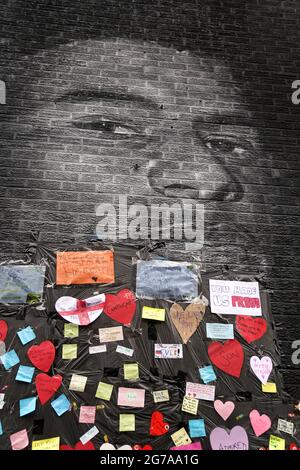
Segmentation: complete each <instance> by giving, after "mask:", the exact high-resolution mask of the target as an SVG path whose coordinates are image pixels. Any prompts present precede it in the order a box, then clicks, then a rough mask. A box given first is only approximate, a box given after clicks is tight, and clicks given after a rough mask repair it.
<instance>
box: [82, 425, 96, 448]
mask: <svg viewBox="0 0 300 470" xmlns="http://www.w3.org/2000/svg"><path fill="white" fill-rule="evenodd" d="M98 433H99V430H98V429H97V428H96V426H93V427H92V428H91V429H90V430H89V431H87V432H86V433H85V434H83V436H81V437H80V438H79V439H80V441H81V443H82V444H83V445H85V444H86V443H87V442H89V441H90V440H91V439H93V437H95V436H97V434H98Z"/></svg>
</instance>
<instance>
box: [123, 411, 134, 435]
mask: <svg viewBox="0 0 300 470" xmlns="http://www.w3.org/2000/svg"><path fill="white" fill-rule="evenodd" d="M128 431H135V415H133V414H120V415H119V432H128Z"/></svg>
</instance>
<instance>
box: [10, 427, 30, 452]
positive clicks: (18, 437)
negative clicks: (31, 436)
mask: <svg viewBox="0 0 300 470" xmlns="http://www.w3.org/2000/svg"><path fill="white" fill-rule="evenodd" d="M9 439H10V443H11V447H12V450H22V449H25V448H26V447H27V446H28V444H29V440H28V434H27V430H26V429H22V430H21V431H18V432H15V433H14V434H11V435H10V436H9Z"/></svg>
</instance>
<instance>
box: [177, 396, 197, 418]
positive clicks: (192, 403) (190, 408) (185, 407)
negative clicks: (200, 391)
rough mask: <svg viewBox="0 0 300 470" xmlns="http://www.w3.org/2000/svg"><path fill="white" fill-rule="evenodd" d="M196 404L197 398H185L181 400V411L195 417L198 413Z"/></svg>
mask: <svg viewBox="0 0 300 470" xmlns="http://www.w3.org/2000/svg"><path fill="white" fill-rule="evenodd" d="M198 404H199V400H197V398H190V397H187V396H185V397H184V398H183V402H182V407H181V410H182V411H185V412H186V413H190V414H192V415H196V414H197V413H198Z"/></svg>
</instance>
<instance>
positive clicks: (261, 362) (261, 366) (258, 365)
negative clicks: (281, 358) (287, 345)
mask: <svg viewBox="0 0 300 470" xmlns="http://www.w3.org/2000/svg"><path fill="white" fill-rule="evenodd" d="M250 367H251V369H252V371H253V373H254V374H255V375H256V377H257V378H258V379H259V380H260V381H261V383H263V384H264V385H265V384H266V383H267V382H268V378H269V377H270V374H271V372H272V369H273V364H272V360H271V358H270V357H268V356H263V357H262V358H261V359H260V358H259V357H257V356H252V357H251V359H250Z"/></svg>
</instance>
